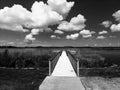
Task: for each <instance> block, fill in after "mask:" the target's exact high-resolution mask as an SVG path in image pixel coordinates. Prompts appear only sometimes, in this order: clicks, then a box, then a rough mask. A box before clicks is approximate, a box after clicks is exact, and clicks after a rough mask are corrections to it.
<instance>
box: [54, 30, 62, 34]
mask: <svg viewBox="0 0 120 90" xmlns="http://www.w3.org/2000/svg"><path fill="white" fill-rule="evenodd" d="M54 33H57V34H64V32H63V31H61V30H55V31H54Z"/></svg>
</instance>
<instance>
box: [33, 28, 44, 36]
mask: <svg viewBox="0 0 120 90" xmlns="http://www.w3.org/2000/svg"><path fill="white" fill-rule="evenodd" d="M39 32H43V29H32V30H31V34H32V35H38V34H39Z"/></svg>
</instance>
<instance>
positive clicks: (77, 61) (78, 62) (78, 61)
mask: <svg viewBox="0 0 120 90" xmlns="http://www.w3.org/2000/svg"><path fill="white" fill-rule="evenodd" d="M77 76H78V77H79V59H77Z"/></svg>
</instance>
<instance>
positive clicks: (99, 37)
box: [96, 36, 106, 39]
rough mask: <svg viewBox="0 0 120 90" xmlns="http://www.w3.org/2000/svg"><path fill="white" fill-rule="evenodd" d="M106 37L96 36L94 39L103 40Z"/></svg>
mask: <svg viewBox="0 0 120 90" xmlns="http://www.w3.org/2000/svg"><path fill="white" fill-rule="evenodd" d="M105 38H106V37H104V36H98V37H97V38H96V39H105Z"/></svg>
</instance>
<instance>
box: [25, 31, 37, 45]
mask: <svg viewBox="0 0 120 90" xmlns="http://www.w3.org/2000/svg"><path fill="white" fill-rule="evenodd" d="M35 40H36V38H34V37H33V35H32V34H31V33H30V34H28V35H26V37H25V40H24V41H25V42H26V43H28V44H31V43H32V42H33V41H35Z"/></svg>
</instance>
